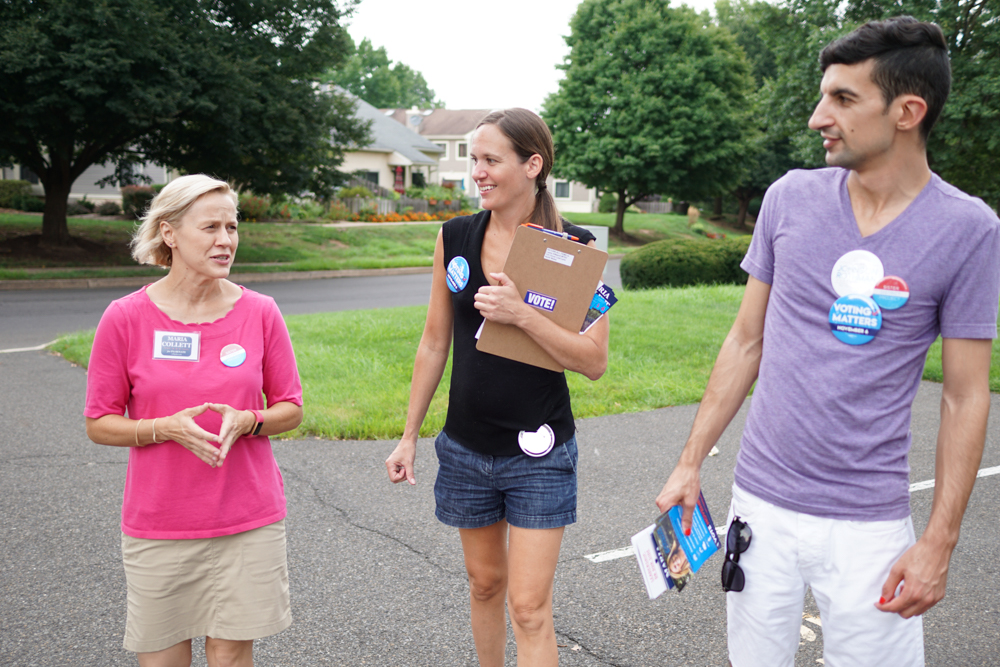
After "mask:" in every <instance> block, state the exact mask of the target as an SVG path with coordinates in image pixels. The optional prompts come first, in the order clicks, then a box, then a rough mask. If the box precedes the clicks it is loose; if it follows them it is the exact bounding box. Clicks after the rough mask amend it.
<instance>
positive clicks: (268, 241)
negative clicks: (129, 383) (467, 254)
mask: <svg viewBox="0 0 1000 667" xmlns="http://www.w3.org/2000/svg"><path fill="white" fill-rule="evenodd" d="M566 217H567V218H568V219H570V220H571V221H574V222H576V223H577V224H584V225H594V226H611V225H613V224H614V214H610V213H567V214H566ZM39 220H40V219H39V218H38V217H37V216H30V215H27V214H0V280H43V279H45V280H49V279H59V278H112V277H122V276H129V277H131V276H158V275H162V273H163V271H162V270H161V269H158V268H155V267H149V266H137V265H136V264H135V262H134V261H133V260H132V258H131V255H130V254H129V251H128V242H129V238H130V236H131V233H132V230H133V229H134V227H135V223H134V222H131V221H128V220H105V219H89V218H70V219H69V228H70V233H71V234H72V235H73V236H74V237H75V238H79V239H81V240H82V241H84V242H85V243H88V244H91V245H89V246H88V247H90V248H91V250H90V251H85V252H70V253H64V254H56V253H49V254H47V255H36V256H34V257H32V256H30V255H29V256H21V255H22V252H23V251H20V250H19V249H18V247H17V246H16V245H14V246H12V245H10V244H9V241H10V240H11V239H14V238H16V237H18V236H25V235H30V234H37V233H38V225H39ZM687 223H688V220H687V217H686V216H681V215H675V214H652V213H649V214H637V213H633V214H628V215H626V219H625V224H626V229H627V230H628V232H629V234H630V235H632V236H633V238H634V239H635V241H634V242H633V243H632V244H631V245H623V244H621V243H620V242H619V241H618V240H617V239H614V238H612V239H609V243H610V247H609V251H610V252H611V253H613V254H617V253H625V252H628V251H631V250H634V249H636V248H638V247H640V245H641V244H644V243H649V242H652V241H658V240H661V239H666V238H692V237H696V236H697V234H696V233H695V232H694V231H693V230H692V229H691V228H689V227H688V224H687ZM699 225H700V226H699V228H700V229H703V230H704V231H707V232H720V233H727V234H730V235H732V234H741V233H745V232H736V231H733V230H726V229H722V228H719V227H716V226H714V225H712V224H711V223H710V222H708V221H704V220H702V221H700V223H699ZM440 227H441V223H440V222H437V223H427V224H408V225H389V224H384V223H375V224H370V225H365V226H362V227H325V226H323V225H321V224H316V223H315V222H312V223H307V222H302V223H260V222H244V223H241V225H240V247H239V250H238V252H237V261H236V264H235V265H234V267H233V271H234V272H235V273H269V272H275V271H329V270H343V269H386V268H400V267H418V266H431V264H432V263H433V256H434V243H435V240H436V239H437V234H438V230H439V229H440ZM95 248H96V249H97V250H95Z"/></svg>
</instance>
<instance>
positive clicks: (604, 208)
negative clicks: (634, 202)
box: [597, 192, 618, 213]
mask: <svg viewBox="0 0 1000 667" xmlns="http://www.w3.org/2000/svg"><path fill="white" fill-rule="evenodd" d="M616 210H618V196H617V195H616V194H615V193H614V192H605V193H604V194H602V195H601V198H600V199H599V200H598V202H597V212H598V213H614V212H615V211H616Z"/></svg>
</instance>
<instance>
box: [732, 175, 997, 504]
mask: <svg viewBox="0 0 1000 667" xmlns="http://www.w3.org/2000/svg"><path fill="white" fill-rule="evenodd" d="M848 173H849V172H848V170H846V169H841V168H828V169H817V170H811V171H805V170H796V171H791V172H789V173H788V174H786V175H785V176H784V177H783V178H781V179H780V180H779V181H777V182H776V183H775V184H774V185H772V186H771V187H770V188H769V189H768V191H767V195H766V196H765V197H764V203H763V206H762V207H761V211H760V215H759V216H758V218H757V225H756V229H755V231H754V237H753V242H752V243H751V244H750V249H749V251H748V252H747V256H746V258H745V259H744V260H743V263H742V267H743V269H744V270H746V271H747V272H748V273H749V274H750V275H752V276H753V277H755V278H757V279H758V280H761V281H762V282H765V283H768V284H770V285H771V293H770V298H769V301H768V305H767V313H766V317H765V321H764V348H763V356H762V358H761V364H760V375H759V378H758V380H757V386H756V389H755V390H754V395H753V399H752V401H751V405H750V412H749V415H748V417H747V423H746V428H745V429H744V432H743V441H742V444H741V447H740V452H739V455H738V457H737V463H736V476H735V479H736V483H737V484H738V485H739V486H740V487H741V488H743V489H745V490H747V491H749V492H750V493H753V494H754V495H756V496H758V497H760V498H763V499H764V500H766V501H768V502H771V503H773V504H775V505H778V506H780V507H784V508H787V509H791V510H794V511H797V512H803V513H806V514H811V515H815V516H821V517H832V518H837V519H854V520H864V521H874V520H883V519H899V518H904V517H906V516H909V513H910V504H909V464H908V462H907V454H908V452H909V448H910V441H911V434H910V408H911V405H912V403H913V398H914V396H915V395H916V393H917V387H918V386H919V383H920V378H921V376H922V374H923V368H924V359H925V357H926V355H927V349H928V347H929V346H930V345H931V343H933V342H934V340H935V339H936V338H937V336H938V335H939V334H940V335H941V336H943V337H945V338H973V339H991V338H995V337H996V335H997V302H998V299H1000V221H998V219H997V216H996V215H995V214H994V213H993V211H992V210H991V209H990V208H989V207H987V206H986V205H985V204H984V203H983V202H982V201H981V200H979V199H977V198H974V197H971V196H969V195H967V194H965V193H964V192H962V191H960V190H958V189H957V188H955V187H952V186H951V185H949V184H948V183H945V182H944V181H943V180H941V179H940V178H939V177H938V176H937V175H936V174H935V175H932V177H931V180H930V182H929V183H928V184H927V186H926V187H925V188H924V189H923V191H922V192H921V193H920V194H919V195H918V196H917V197H916V199H914V200H913V201H912V202H911V203H910V205H909V206H908V207H907V208H906V210H905V211H903V213H902V214H900V215H899V217H898V218H896V219H895V220H893V221H892V222H890V223H889V224H888V225H886V226H885V227H883V228H882V229H881V230H879V231H878V232H876V233H875V234H872V235H870V236H868V237H862V236H861V233H860V231H859V230H858V225H857V221H856V220H855V218H854V213H853V210H852V209H851V202H850V197H849V195H848V192H847V175H848ZM852 250H867V251H869V252H871V253H873V254H874V255H876V256H877V257H878V258H879V259H880V260H881V262H882V265H883V267H884V275H886V276H898V277H900V278H902V279H903V280H904V281H906V283H907V285H908V286H909V294H910V296H909V299H908V300H907V301H906V303H905V304H904V305H903V306H902V307H901V308H898V309H896V310H885V309H883V310H882V318H883V319H882V327H881V330H879V331H878V333H877V335H876V336H875V338H874V339H873V340H871V341H870V342H868V343H865V344H861V345H848V344H846V343H843V342H841V341H840V340H839V339H838V338H837V337H835V336H834V335H833V333H832V332H831V326H830V322H829V316H830V309H831V306H832V305H833V303H834V301H836V300H837V298H838V296H840V295H838V293H837V292H836V291H835V289H834V285H833V282H832V279H831V273H832V271H833V268H834V264H835V263H836V262H837V260H838V259H839V258H840V257H842V256H843V255H844V254H845V253H848V252H850V251H852Z"/></svg>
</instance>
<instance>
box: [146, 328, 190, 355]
mask: <svg viewBox="0 0 1000 667" xmlns="http://www.w3.org/2000/svg"><path fill="white" fill-rule="evenodd" d="M200 355H201V333H200V332H190V331H154V332H153V359H163V360H164V361H198V358H199V357H200Z"/></svg>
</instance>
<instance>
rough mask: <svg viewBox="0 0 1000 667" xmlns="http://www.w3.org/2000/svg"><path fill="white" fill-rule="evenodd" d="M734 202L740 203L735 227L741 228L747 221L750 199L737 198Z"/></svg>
mask: <svg viewBox="0 0 1000 667" xmlns="http://www.w3.org/2000/svg"><path fill="white" fill-rule="evenodd" d="M736 201H738V202H739V203H740V210H739V212H738V213H737V214H736V226H737V227H742V226H744V225H745V224H746V221H747V210H748V209H749V208H750V197H737V198H736Z"/></svg>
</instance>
